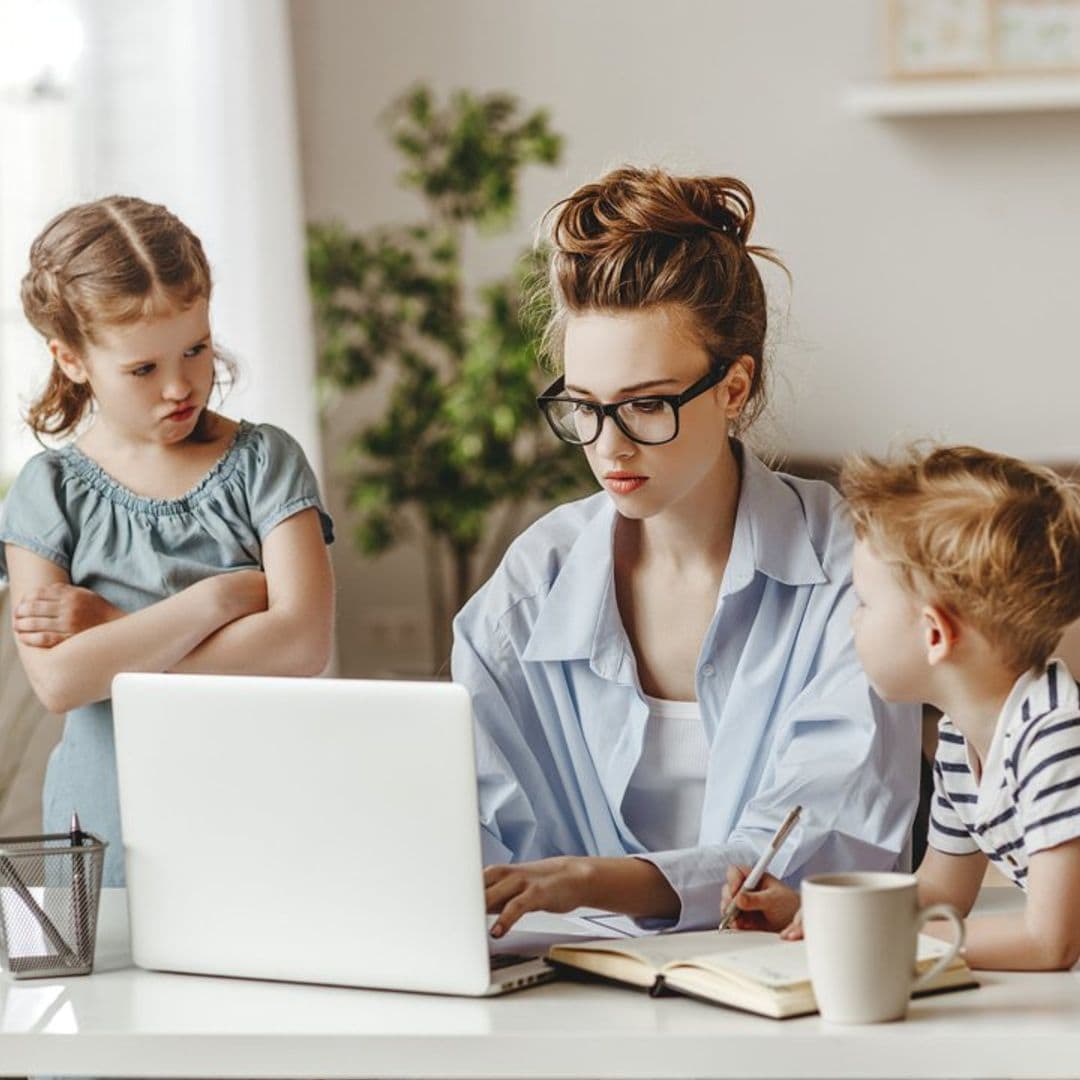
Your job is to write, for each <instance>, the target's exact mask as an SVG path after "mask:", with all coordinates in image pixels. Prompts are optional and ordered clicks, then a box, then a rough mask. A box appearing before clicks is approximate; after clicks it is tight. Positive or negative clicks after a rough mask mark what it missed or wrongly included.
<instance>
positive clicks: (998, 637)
mask: <svg viewBox="0 0 1080 1080" xmlns="http://www.w3.org/2000/svg"><path fill="white" fill-rule="evenodd" d="M841 489H842V491H843V493H844V495H845V496H846V498H847V500H848V503H849V506H850V511H851V515H852V519H853V522H854V526H855V536H856V543H855V554H854V587H855V593H856V595H857V598H858V601H859V607H858V608H857V609H856V611H855V613H854V615H853V617H852V626H853V629H854V633H855V647H856V650H857V651H858V654H859V659H860V661H861V662H862V665H863V668H864V669H865V671H866V674H867V676H868V677H869V679H870V682H871V683H872V684H873V686H874V689H875V690H877V692H878V693H879V694H880V695H881V696H882V697H883V698H885V699H886V700H889V701H927V702H930V703H931V704H933V705H935V706H936V707H937V708H939V709H941V710H942V712H944V714H945V715H944V716H943V717H942V720H941V724H940V736H939V742H938V750H937V756H936V760H935V762H934V796H933V803H932V806H931V813H930V832H929V847H928V849H927V852H926V856H925V858H924V859H923V861H922V864H921V865H920V866H919V869H918V874H917V876H918V881H919V901H920V903H921V904H923V905H927V904H933V903H937V902H939V901H945V902H947V903H950V904H952V905H954V906H955V907H956V908H957V909H958V910H959V911H960V913H961V914H962V915H965V916H966V915H967V914H968V912H969V911H970V910H971V907H972V905H973V904H974V902H975V898H976V896H977V895H978V892H979V887H980V885H981V883H982V880H983V875H984V872H985V870H986V865H987V861H988V860H991V861H993V862H994V864H995V865H996V866H997V867H998V869H999V870H1001V871H1002V872H1003V873H1004V874H1005V876H1006V877H1009V878H1011V880H1012V881H1013V882H1014V883H1015V884H1017V885H1019V886H1020V887H1021V888H1022V889H1024V891H1025V892H1026V893H1027V901H1026V904H1025V909H1024V911H1023V912H1019V913H1013V914H1008V915H995V916H985V917H981V918H977V919H973V920H970V921H969V922H968V923H967V960H968V963H969V964H970V965H971V966H972V967H976V968H998V969H1021V970H1028V971H1036V970H1053V969H1066V968H1070V967H1072V966H1073V964H1075V963H1076V961H1077V959H1078V958H1080V695H1078V686H1077V683H1076V681H1075V679H1074V678H1073V677H1072V675H1071V674H1070V673H1069V670H1068V668H1067V667H1066V666H1065V664H1064V662H1063V661H1061V660H1050V659H1049V657H1050V655H1051V653H1052V651H1053V650H1054V648H1055V647H1056V646H1057V644H1058V642H1059V641H1060V639H1061V635H1062V633H1063V632H1064V630H1065V628H1066V627H1067V626H1068V625H1069V624H1070V623H1071V622H1073V621H1074V620H1076V619H1077V618H1080V488H1077V486H1076V485H1074V484H1070V483H1067V482H1066V481H1064V480H1062V479H1061V478H1059V477H1058V476H1056V475H1055V474H1054V473H1053V472H1051V471H1050V470H1048V469H1043V468H1038V467H1036V466H1032V465H1027V464H1025V463H1024V462H1021V461H1017V460H1016V459H1014V458H1008V457H1003V456H1001V455H998V454H991V453H987V452H986V451H983V450H977V449H974V448H972V447H963V446H961V447H943V448H939V449H936V450H933V451H932V452H930V453H928V454H926V455H919V454H916V453H914V452H913V453H911V454H910V455H909V456H908V457H907V458H906V459H904V460H901V461H899V462H895V463H887V462H880V461H876V460H874V459H871V458H857V459H855V460H853V461H850V462H849V463H848V464H847V465H846V466H845V468H844V471H843V473H842V475H841ZM746 873H747V868H746V867H731V868H730V869H729V871H728V885H727V888H726V889H725V893H724V899H723V902H724V904H725V905H726V903H727V901H728V898H729V897H730V896H731V894H732V893H733V892H734V891H735V890H736V889H737V888H738V886H739V884H740V883H741V882H742V880H743V878H744V877H745V876H746ZM739 906H740V908H741V909H742V911H743V914H741V915H740V916H739V917H738V919H737V921H736V924H735V925H736V926H740V927H743V928H751V927H753V928H759V929H760V928H766V929H779V928H780V927H782V926H786V927H787V929H785V930H784V932H783V935H782V936H784V937H787V938H794V937H801V936H802V929H801V925H800V922H799V920H798V918H797V917H796V918H795V921H794V922H791V920H792V917H793V916H796V913H797V911H798V906H799V901H798V895H797V893H795V892H794V891H793V890H792V889H790V888H788V887H787V886H786V885H784V884H783V883H782V882H780V881H778V880H777V879H776V878H774V877H771V876H770V875H766V876H765V877H764V878H763V879H762V882H761V885H760V886H759V887H758V889H756V890H755V891H753V892H749V893H743V894H742V895H741V896H740V902H739ZM789 923H790V925H789ZM927 932H929V933H933V932H934V928H933V924H931V926H930V927H928V931H927ZM941 936H943V937H946V938H948V937H949V936H950V931H949V930H943V931H942V935H941Z"/></svg>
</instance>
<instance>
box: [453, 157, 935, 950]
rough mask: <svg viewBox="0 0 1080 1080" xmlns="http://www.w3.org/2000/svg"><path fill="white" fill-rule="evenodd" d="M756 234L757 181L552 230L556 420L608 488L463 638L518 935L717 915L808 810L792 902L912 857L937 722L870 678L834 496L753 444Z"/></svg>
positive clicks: (591, 212)
mask: <svg viewBox="0 0 1080 1080" xmlns="http://www.w3.org/2000/svg"><path fill="white" fill-rule="evenodd" d="M753 220H754V203H753V198H752V196H751V193H750V191H749V189H748V188H747V187H746V186H745V185H744V184H742V183H741V182H739V181H738V180H732V179H726V178H705V177H697V178H685V177H675V176H671V175H669V174H667V173H664V172H662V171H660V170H648V171H644V170H638V169H632V168H624V169H620V170H617V171H615V172H613V173H611V174H609V175H607V176H605V177H604V178H602V179H601V180H600V181H599V182H598V183H595V184H589V185H586V186H585V187H583V188H581V189H580V190H579V191H577V192H575V194H573V195H572V196H571V197H570V198H569V199H567V200H566V201H565V202H563V203H561V204H560V205H559V206H558V207H557V208H556V210H555V213H554V219H553V223H552V231H551V239H552V254H551V264H550V286H551V292H552V298H553V302H554V304H553V315H552V318H551V322H550V324H549V326H548V331H547V334H546V342H547V346H548V350H549V353H550V355H551V356H552V358H553V359H554V360H555V362H556V363H561V364H562V368H563V376H562V377H560V378H559V379H558V380H557V381H556V382H555V384H554V385H553V386H552V387H551V388H550V389H549V390H548V391H547V392H546V393H545V394H544V395H542V397H541V398H540V401H539V404H540V407H541V408H542V409H543V410H544V412H545V414H546V416H547V419H548V422H549V424H550V425H551V427H552V430H553V431H554V433H555V434H556V435H558V436H559V437H560V438H562V439H563V440H565V441H567V442H570V443H574V444H576V445H580V446H582V447H584V452H585V454H586V457H587V458H588V461H589V464H590V466H591V467H592V470H593V473H594V474H595V476H596V478H597V480H598V481H599V482H600V484H601V485H602V487H603V488H604V492H603V493H601V494H597V495H594V496H592V497H590V498H586V499H583V500H580V501H578V502H574V503H571V504H569V505H566V506H562V507H559V508H558V509H556V510H554V511H553V512H551V513H550V514H548V515H547V516H546V517H544V518H542V519H541V520H540V521H539V522H537V523H536V524H535V525H534V526H533V527H532V528H530V529H529V530H527V531H526V532H525V533H524V534H523V535H522V536H521V537H519V538H518V540H517V541H516V542H515V543H514V544H513V546H512V547H511V549H510V551H509V552H508V553H507V556H506V558H505V559H504V560H503V563H502V565H501V566H500V567H499V569H498V570H497V571H496V573H495V574H494V575H493V577H492V578H491V580H490V581H488V582H487V584H486V585H485V586H484V587H483V588H482V589H481V590H480V591H479V592H478V593H477V594H476V596H474V597H473V599H472V600H471V601H470V602H469V603H468V604H467V605H466V607H465V608H464V609H463V610H462V611H461V613H460V614H459V615H458V617H457V619H456V621H455V642H454V654H453V674H454V678H455V679H456V680H457V681H459V682H461V683H464V684H465V685H466V686H467V687H469V689H470V690H471V691H472V694H473V703H474V709H475V713H476V722H477V760H478V768H479V776H480V803H481V820H482V827H483V839H484V854H485V863H487V864H489V865H488V869H487V870H486V872H485V879H486V886H487V902H488V910H489V911H491V912H495V913H498V918H497V920H496V923H495V926H494V927H493V933H494V934H495V936H501V934H503V933H505V931H506V930H507V929H508V928H509V927H510V926H511V925H512V924H513V923H514V921H515V920H516V919H517V918H519V917H520V916H521V915H522V914H523V913H525V912H526V911H530V910H535V909H544V910H549V911H567V910H570V909H572V908H574V907H577V906H581V905H587V906H593V907H601V908H605V909H608V910H614V911H620V912H624V913H626V914H628V915H632V916H635V917H637V918H639V919H642V920H646V921H648V920H664V925H674V926H675V927H676V928H678V929H685V928H690V927H697V926H703V925H707V924H708V923H710V922H715V920H716V919H717V917H718V914H719V903H720V895H721V891H722V888H723V883H724V878H725V873H726V870H727V867H728V866H729V865H731V864H735V863H753V862H754V861H755V860H756V858H757V855H758V854H759V853H760V852H761V851H762V850H763V849H764V847H765V845H766V843H767V842H768V840H769V838H770V837H771V835H772V833H773V830H774V829H775V828H776V826H777V825H778V824H779V823H780V821H781V820H782V819H783V818H784V816H785V815H786V813H787V812H788V810H789V809H790V808H791V807H792V806H794V805H796V804H800V805H802V807H803V814H802V817H801V820H800V823H799V825H798V826H797V828H796V830H795V831H794V832H793V833H792V836H791V838H790V839H789V840H788V841H787V843H786V844H785V845H784V847H783V848H782V849H781V851H780V853H779V855H778V856H777V857H776V859H775V861H774V863H773V865H772V871H773V873H774V874H776V875H777V876H778V877H782V878H785V879H786V880H788V881H789V882H794V881H797V880H798V879H799V878H800V877H801V876H802V874H803V873H805V872H808V871H813V870H821V869H826V868H829V869H839V868H843V867H846V866H855V865H857V866H859V867H860V868H863V869H866V868H873V867H877V868H882V869H886V868H891V867H893V866H894V865H895V864H896V863H897V860H898V858H899V857H900V854H901V850H902V848H903V847H904V844H905V842H906V839H907V834H908V829H909V826H910V822H911V817H912V814H913V812H914V808H915V801H916V787H917V778H918V769H917V761H918V745H917V738H918V730H919V725H918V724H917V723H915V722H914V718H913V717H912V716H911V715H910V714H908V713H904V712H903V710H901V709H897V708H894V707H887V706H885V705H884V704H883V703H882V702H881V701H880V700H879V699H878V698H877V697H876V696H875V695H874V694H873V692H872V690H871V689H870V687H869V685H868V684H867V681H866V679H865V677H864V676H863V674H862V671H861V669H860V668H859V664H858V661H857V659H856V657H855V653H854V650H853V647H852V640H851V632H850V627H849V619H850V615H851V612H852V610H853V607H854V600H853V597H852V593H851V569H850V567H851V548H852V539H851V531H850V528H849V526H848V524H847V523H846V521H845V519H844V516H843V513H842V511H841V508H840V504H839V499H838V496H837V495H836V494H835V492H834V491H833V490H832V489H831V488H830V487H828V486H827V485H825V484H821V483H816V482H811V481H804V480H799V479H796V478H793V477H790V476H784V475H783V474H779V473H773V472H771V471H770V470H769V469H767V468H766V467H765V466H764V465H763V464H762V463H761V462H760V461H758V460H757V459H756V458H755V457H754V456H753V454H752V453H750V451H749V450H748V449H746V447H745V446H743V444H742V443H741V442H740V441H739V438H738V437H737V436H740V435H741V434H743V433H744V432H745V431H746V430H747V428H748V427H749V426H750V424H751V423H752V421H753V420H754V419H755V418H756V417H757V416H758V415H759V413H760V412H761V409H762V407H763V405H764V382H765V380H764V372H765V364H764V354H763V350H764V342H765V331H766V323H767V318H766V298H765V290H764V287H763V285H762V281H761V277H760V275H759V273H758V270H757V267H756V266H755V264H754V261H753V256H755V255H757V256H763V257H765V258H770V259H773V258H774V257H773V256H772V255H771V253H770V252H768V251H766V250H765V249H761V248H755V247H750V246H748V244H747V240H748V237H749V234H750V230H751V227H752V225H753ZM774 261H775V259H774ZM628 856H629V857H628ZM507 864H512V865H507Z"/></svg>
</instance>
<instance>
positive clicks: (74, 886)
mask: <svg viewBox="0 0 1080 1080" xmlns="http://www.w3.org/2000/svg"><path fill="white" fill-rule="evenodd" d="M82 843H83V831H82V825H80V823H79V815H78V814H77V813H76V812H75V811H74V810H72V812H71V849H72V850H71V898H72V903H73V905H74V913H75V949H76V951H77V952H78V954H79V960H80V961H81V962H82V963H84V964H85V963H89V960H90V954H91V949H90V948H89V942H90V918H89V915H90V904H89V900H88V897H87V895H86V867H85V865H84V864H83V860H84V859H85V855H83V853H82V851H81V850H76V849H79V848H81V847H82Z"/></svg>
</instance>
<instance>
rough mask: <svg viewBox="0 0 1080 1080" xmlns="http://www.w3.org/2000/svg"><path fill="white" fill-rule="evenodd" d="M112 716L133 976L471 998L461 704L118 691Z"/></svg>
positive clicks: (187, 680)
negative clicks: (175, 975)
mask: <svg viewBox="0 0 1080 1080" xmlns="http://www.w3.org/2000/svg"><path fill="white" fill-rule="evenodd" d="M112 703H113V715H114V720H115V728H116V752H117V765H118V774H119V784H120V810H121V822H122V826H123V834H124V853H125V861H126V866H127V882H128V893H129V896H128V902H129V908H130V918H131V937H132V952H133V956H134V960H135V963H136V964H137V965H139V966H140V967H147V968H155V969H164V970H172V971H185V972H200V973H207V974H220V975H242V976H252V977H257V978H269V979H292V980H300V981H308V982H324V983H338V984H344V985H352V986H369V987H381V988H386V989H401V990H423V991H437V992H443V993H458V994H481V993H483V992H484V991H485V990H486V988H487V987H488V984H489V979H490V974H489V967H488V947H487V933H486V922H485V916H484V895H483V879H482V869H481V854H480V836H479V827H478V821H479V815H478V808H477V797H476V767H475V759H474V756H473V753H474V752H473V731H472V712H471V704H470V699H469V695H468V692H467V691H466V690H465V689H464V688H463V687H461V686H458V685H455V684H453V683H436V682H424V683H408V682H391V681H367V680H343V679H291V678H263V677H243V676H213V675H156V674H122V675H118V676H117V677H116V679H115V680H114V681H113V698H112Z"/></svg>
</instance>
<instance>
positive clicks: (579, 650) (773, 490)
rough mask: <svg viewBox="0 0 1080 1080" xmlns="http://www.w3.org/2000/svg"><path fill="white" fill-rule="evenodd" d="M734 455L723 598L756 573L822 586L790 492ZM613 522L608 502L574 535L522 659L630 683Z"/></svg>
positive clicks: (758, 465)
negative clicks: (585, 665)
mask: <svg viewBox="0 0 1080 1080" xmlns="http://www.w3.org/2000/svg"><path fill="white" fill-rule="evenodd" d="M734 449H735V452H736V457H737V458H738V459H739V460H740V467H741V471H742V485H741V489H740V492H739V505H738V507H737V509H736V513H735V531H734V535H733V536H732V542H731V553H730V555H729V556H728V565H727V569H726V571H725V572H724V580H723V583H722V584H721V587H720V597H721V598H722V597H724V596H726V595H730V594H731V593H735V592H738V591H739V590H740V589H743V588H745V587H746V586H747V585H749V584H750V582H751V581H752V580H753V579H754V575H755V574H756V573H758V572H760V573H762V574H764V575H766V576H767V577H769V578H772V579H773V580H775V581H779V582H781V583H782V584H784V585H793V586H794V585H817V584H820V583H822V582H825V581H827V580H828V577H827V576H826V574H825V571H824V570H823V569H822V566H821V560H820V559H819V558H818V555H817V553H816V552H815V550H814V546H813V544H812V543H811V542H810V533H809V529H808V527H807V523H806V516H805V514H804V511H803V504H802V500H801V499H800V497H799V495H798V494H797V493H796V491H795V489H794V488H793V487H791V485H790V484H788V483H787V482H786V481H785V480H784V479H783V478H782V477H781V476H780V475H778V474H777V473H774V472H773V471H772V470H771V469H769V468H768V467H767V466H765V465H764V464H763V463H762V462H761V461H759V460H758V459H757V458H756V457H755V456H754V455H753V454H752V453H750V452H749V451H748V450H746V449H744V448H743V447H742V446H741V444H739V443H738V442H735V443H734ZM616 520H617V514H616V511H615V505H614V503H612V502H611V501H610V500H606V503H605V505H604V506H603V508H602V509H601V510H599V511H598V512H597V513H596V514H594V515H593V516H592V517H591V518H590V519H589V521H588V522H587V523H586V525H585V527H584V528H583V529H582V531H581V532H580V533H579V534H578V537H577V539H576V540H575V541H574V543H573V545H572V546H571V548H570V550H569V552H568V554H567V557H566V560H565V562H564V563H563V565H562V568H561V570H560V571H559V575H558V577H557V578H556V579H555V582H554V584H553V585H552V587H551V591H550V592H549V593H548V595H547V599H546V600H545V601H544V605H543V607H542V608H541V611H540V614H539V616H538V617H537V620H536V622H535V624H534V625H533V630H532V633H531V635H530V636H529V641H528V643H527V645H526V646H525V650H524V652H523V654H522V659H524V660H586V659H587V660H590V661H591V662H592V667H593V669H594V670H595V671H597V673H598V674H600V675H603V676H604V677H605V678H610V679H614V680H617V681H632V677H633V674H632V673H633V655H632V653H631V651H630V649H629V647H628V642H627V641H626V635H625V631H624V630H623V627H622V622H621V620H620V618H619V613H618V604H617V602H616V597H615V575H614V555H613V542H614V531H615V523H616Z"/></svg>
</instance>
